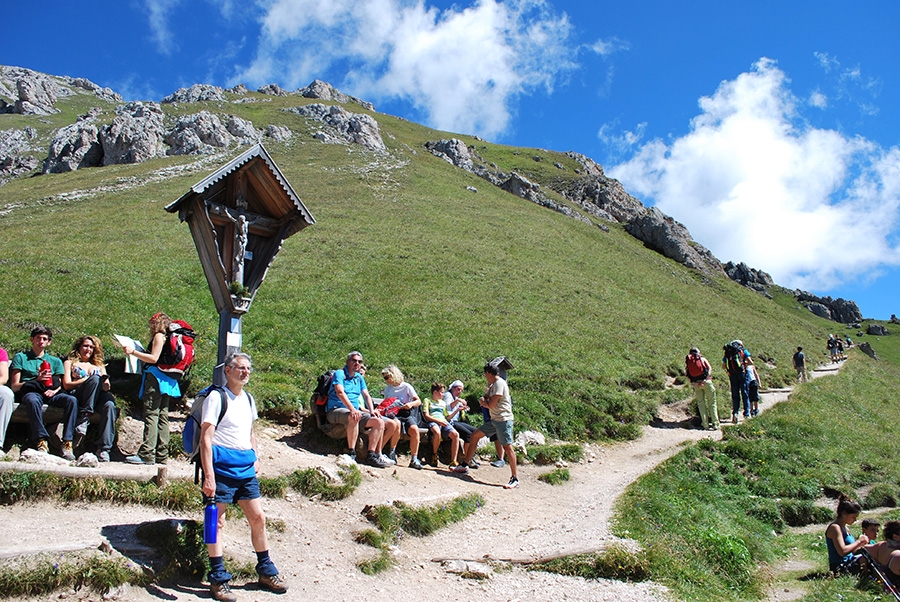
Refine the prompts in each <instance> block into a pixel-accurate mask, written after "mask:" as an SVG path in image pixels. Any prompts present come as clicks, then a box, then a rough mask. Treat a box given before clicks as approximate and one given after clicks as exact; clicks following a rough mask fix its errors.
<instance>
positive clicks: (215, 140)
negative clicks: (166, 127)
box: [164, 111, 233, 155]
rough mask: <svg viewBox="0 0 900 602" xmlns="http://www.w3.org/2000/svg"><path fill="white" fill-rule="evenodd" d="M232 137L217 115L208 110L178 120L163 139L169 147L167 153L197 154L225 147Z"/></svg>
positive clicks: (228, 144) (229, 143)
mask: <svg viewBox="0 0 900 602" xmlns="http://www.w3.org/2000/svg"><path fill="white" fill-rule="evenodd" d="M232 140H233V138H232V135H231V134H230V133H229V132H228V129H227V128H226V127H225V126H224V125H222V122H221V121H219V117H218V116H217V115H214V114H212V113H210V112H209V111H201V112H199V113H195V114H193V115H187V116H185V117H182V118H181V119H179V120H178V123H177V124H175V127H174V128H172V129H171V130H170V131H169V133H168V134H166V137H165V139H164V142H165V143H166V144H168V145H169V146H170V147H171V148H169V150H167V151H166V154H167V155H199V154H205V153H211V152H214V151H215V150H216V149H220V148H227V147H228V146H230V145H231V142H232Z"/></svg>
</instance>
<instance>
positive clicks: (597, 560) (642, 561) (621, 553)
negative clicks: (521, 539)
mask: <svg viewBox="0 0 900 602" xmlns="http://www.w3.org/2000/svg"><path fill="white" fill-rule="evenodd" d="M528 568H529V570H533V571H547V572H549V573H557V574H560V575H569V576H572V577H582V578H584V579H615V580H617V581H631V582H639V581H646V580H647V578H648V576H649V573H650V571H649V569H650V560H649V554H648V553H647V552H645V551H633V550H630V549H628V548H626V547H625V546H622V545H620V544H613V545H611V546H610V547H608V548H606V549H605V550H603V551H602V552H598V553H595V554H576V555H574V556H566V557H564V558H557V559H554V560H549V561H547V562H542V563H536V564H532V565H528Z"/></svg>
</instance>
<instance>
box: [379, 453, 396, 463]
mask: <svg viewBox="0 0 900 602" xmlns="http://www.w3.org/2000/svg"><path fill="white" fill-rule="evenodd" d="M378 457H379V458H381V461H382V462H384V464H385V466H393V465H395V464H396V463H397V460H391V457H390V456H385V455H384V454H378Z"/></svg>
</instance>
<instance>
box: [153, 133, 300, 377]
mask: <svg viewBox="0 0 900 602" xmlns="http://www.w3.org/2000/svg"><path fill="white" fill-rule="evenodd" d="M166 211H168V212H169V213H175V212H176V211H177V212H178V217H179V218H180V219H181V221H183V222H187V223H188V226H189V227H190V229H191V236H192V237H193V239H194V245H196V247H197V254H198V255H199V256H200V263H201V264H202V265H203V272H204V274H206V281H207V282H208V283H209V290H210V292H211V293H212V296H213V301H214V302H215V305H216V311H217V312H218V313H219V347H218V358H217V365H216V368H215V371H214V373H213V382H215V383H216V384H220V385H224V384H225V374H224V372H223V364H224V361H225V358H226V357H227V356H228V355H229V354H231V353H236V352H238V351H240V350H241V341H242V335H243V333H242V329H241V316H243V315H244V314H245V313H247V312H248V311H250V305H251V304H252V303H253V299H254V297H255V296H256V291H257V290H258V289H259V285H260V284H262V281H263V280H264V279H265V277H266V273H267V272H268V270H269V266H271V265H272V262H273V261H274V260H275V255H276V254H277V253H278V251H279V250H280V249H281V246H282V245H283V244H284V241H285V239H287V237H289V236H291V235H292V234H295V233H297V232H299V231H300V230H302V229H303V228H305V227H307V226H311V225H312V224H314V223H316V220H315V219H313V216H312V214H310V212H309V210H308V209H307V208H306V207H305V206H304V205H303V202H302V201H301V200H300V197H298V196H297V194H296V193H295V192H294V190H293V188H291V185H290V184H289V183H288V181H287V179H286V178H285V177H284V174H282V173H281V170H279V169H278V166H277V165H275V162H274V161H273V160H272V157H270V156H269V153H268V152H266V149H265V148H264V147H263V145H262V144H257V145H256V146H254V147H252V148H250V149H249V150H247V151H246V152H244V153H242V154H241V155H239V156H238V157H235V158H234V159H232V160H231V161H230V162H229V163H228V164H227V165H224V166H223V167H221V168H219V169H218V170H216V171H215V172H214V173H212V174H210V175H209V176H207V177H206V178H204V179H203V180H201V181H200V182H198V183H197V184H195V185H194V186H192V187H191V189H190V190H189V191H188V192H186V193H185V194H184V195H183V196H182V197H181V198H179V199H178V200H176V201H174V202H172V203H171V204H169V205H167V206H166Z"/></svg>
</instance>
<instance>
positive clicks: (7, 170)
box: [0, 155, 41, 184]
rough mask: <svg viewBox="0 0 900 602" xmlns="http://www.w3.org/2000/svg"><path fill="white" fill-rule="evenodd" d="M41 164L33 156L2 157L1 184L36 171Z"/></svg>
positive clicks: (0, 162)
mask: <svg viewBox="0 0 900 602" xmlns="http://www.w3.org/2000/svg"><path fill="white" fill-rule="evenodd" d="M40 164H41V162H40V161H39V160H38V159H37V157H35V156H33V155H16V156H10V155H7V156H0V184H5V183H6V182H8V181H9V180H12V179H13V178H17V177H19V176H21V175H23V174H26V173H28V172H30V171H34V170H35V169H37V168H38V166H39V165H40Z"/></svg>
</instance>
